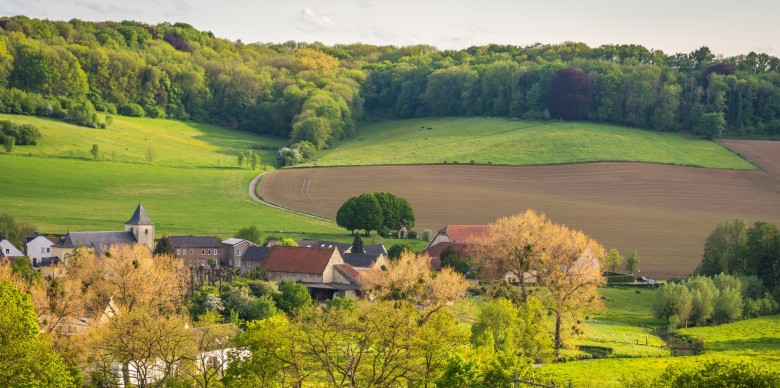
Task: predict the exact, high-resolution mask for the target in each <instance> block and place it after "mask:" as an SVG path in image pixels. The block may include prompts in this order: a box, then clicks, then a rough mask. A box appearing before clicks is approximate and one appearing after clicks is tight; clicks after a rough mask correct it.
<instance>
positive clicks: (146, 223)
mask: <svg viewBox="0 0 780 388" xmlns="http://www.w3.org/2000/svg"><path fill="white" fill-rule="evenodd" d="M114 244H128V245H135V244H139V245H144V246H146V247H147V248H149V250H150V251H151V250H153V249H154V223H153V222H152V220H150V219H149V216H148V215H147V214H146V210H145V209H144V206H143V205H142V204H140V203H139V204H138V207H136V208H135V212H133V215H132V216H131V217H130V219H129V220H127V222H125V230H124V231H116V232H68V233H67V234H66V235H65V236H63V237H62V240H61V241H60V242H58V243H56V244H53V245H52V246H51V253H52V254H51V256H55V257H59V258H60V259H63V260H64V259H66V258H67V257H68V256H69V255H70V254H71V253H72V252H73V250H74V249H75V248H78V247H88V248H90V249H92V251H93V252H94V253H95V254H96V255H98V256H102V255H103V254H104V253H105V252H106V251H108V248H110V247H111V246H112V245H114Z"/></svg>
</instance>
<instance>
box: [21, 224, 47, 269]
mask: <svg viewBox="0 0 780 388" xmlns="http://www.w3.org/2000/svg"><path fill="white" fill-rule="evenodd" d="M52 245H54V243H53V242H52V241H51V240H49V239H48V238H46V236H44V235H42V234H38V232H36V233H35V234H33V235H32V236H27V243H25V253H27V257H29V258H30V260H31V261H32V263H33V265H37V263H40V262H41V259H43V258H46V257H51V256H52V255H51V246H52Z"/></svg>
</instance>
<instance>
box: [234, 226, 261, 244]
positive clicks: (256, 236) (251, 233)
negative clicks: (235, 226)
mask: <svg viewBox="0 0 780 388" xmlns="http://www.w3.org/2000/svg"><path fill="white" fill-rule="evenodd" d="M236 238H241V239H244V240H247V241H251V242H253V243H255V244H262V243H263V234H262V233H261V232H260V229H257V226H254V225H251V226H247V227H246V228H241V229H239V230H238V232H236Z"/></svg>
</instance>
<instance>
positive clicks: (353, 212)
mask: <svg viewBox="0 0 780 388" xmlns="http://www.w3.org/2000/svg"><path fill="white" fill-rule="evenodd" d="M382 220H383V218H382V208H381V207H380V204H379V201H378V200H377V198H376V196H374V194H370V193H363V194H360V195H358V196H355V197H350V198H349V199H347V200H346V201H345V202H344V203H343V204H342V205H341V207H339V210H338V211H337V212H336V224H337V225H338V226H341V227H342V228H345V229H347V230H349V231H352V233H354V232H355V230H357V229H363V230H365V231H366V236H368V235H369V232H370V231H371V230H375V229H377V228H379V227H380V226H381V225H382Z"/></svg>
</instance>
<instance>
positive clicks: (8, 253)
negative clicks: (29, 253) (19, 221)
mask: <svg viewBox="0 0 780 388" xmlns="http://www.w3.org/2000/svg"><path fill="white" fill-rule="evenodd" d="M22 256H24V253H22V251H20V250H18V249H16V247H15V246H14V244H11V242H10V241H8V240H3V241H0V257H7V258H9V259H13V258H17V257H22Z"/></svg>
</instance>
